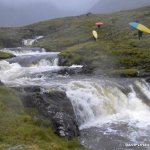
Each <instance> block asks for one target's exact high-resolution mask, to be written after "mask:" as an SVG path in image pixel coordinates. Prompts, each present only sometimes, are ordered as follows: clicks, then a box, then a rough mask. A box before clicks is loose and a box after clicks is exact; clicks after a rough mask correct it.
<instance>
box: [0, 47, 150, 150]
mask: <svg viewBox="0 0 150 150" xmlns="http://www.w3.org/2000/svg"><path fill="white" fill-rule="evenodd" d="M3 51H6V52H11V53H13V54H14V55H16V57H14V58H10V59H7V60H1V61H0V80H1V81H2V82H3V83H4V84H5V85H7V86H9V87H19V86H29V85H32V86H33V85H38V86H41V87H42V88H43V89H44V90H47V91H48V90H50V89H56V90H57V89H58V90H62V91H65V92H66V95H67V97H68V98H69V99H70V101H71V103H72V106H73V109H74V112H75V115H76V120H77V122H78V124H79V127H80V132H81V135H80V137H79V139H80V142H81V144H83V145H84V146H86V147H87V148H89V149H91V150H125V149H130V150H132V149H140V150H149V149H150V141H149V139H150V130H149V129H150V107H149V106H150V85H149V83H147V82H146V81H145V80H144V79H136V78H134V79H133V78H118V79H115V78H105V77H102V76H93V77H90V76H86V75H78V72H80V71H81V69H82V66H79V65H72V66H70V67H68V66H58V60H59V57H58V54H59V52H46V51H45V50H44V49H41V48H10V49H4V50H3ZM70 70H71V72H73V74H72V75H69V71H70Z"/></svg>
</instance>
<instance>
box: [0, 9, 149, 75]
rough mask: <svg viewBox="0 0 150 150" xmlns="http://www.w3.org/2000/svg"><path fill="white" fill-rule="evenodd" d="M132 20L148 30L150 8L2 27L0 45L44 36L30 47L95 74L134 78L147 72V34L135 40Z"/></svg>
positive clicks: (18, 44)
mask: <svg viewBox="0 0 150 150" xmlns="http://www.w3.org/2000/svg"><path fill="white" fill-rule="evenodd" d="M135 20H138V21H139V22H141V23H142V24H144V25H146V26H148V27H149V28H150V26H149V20H150V7H144V8H140V9H136V10H130V11H123V12H118V13H113V14H106V15H100V14H90V13H89V14H86V15H81V16H76V17H67V18H62V19H54V20H50V21H44V22H40V23H36V24H32V25H29V26H25V27H22V28H5V29H4V28H3V29H0V33H1V32H2V31H3V32H4V31H5V33H7V34H5V35H4V36H3V34H2V35H0V45H1V46H3V47H4V46H5V47H8V46H9V47H10V46H20V45H21V40H22V39H23V38H32V37H34V36H37V35H44V38H43V39H41V40H39V41H38V42H37V43H35V45H33V46H39V47H44V48H45V49H47V51H61V54H60V55H61V57H63V58H66V59H67V60H68V61H67V62H66V65H70V64H83V65H89V66H91V67H93V68H94V73H96V74H114V75H119V74H120V75H123V76H137V75H138V72H139V71H142V72H144V71H146V72H149V71H150V65H149V63H150V42H149V41H150V34H146V33H144V35H143V38H142V39H141V40H138V37H137V31H136V30H135V29H131V28H130V27H129V25H128V23H129V22H131V21H135ZM96 21H102V22H104V25H103V26H102V27H101V29H100V30H98V29H97V28H96V26H95V22H96ZM92 30H97V32H98V34H99V38H98V40H97V42H95V40H94V39H93V37H92ZM14 36H15V38H14ZM4 41H5V42H4Z"/></svg>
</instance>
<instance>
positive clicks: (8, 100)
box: [0, 86, 84, 150]
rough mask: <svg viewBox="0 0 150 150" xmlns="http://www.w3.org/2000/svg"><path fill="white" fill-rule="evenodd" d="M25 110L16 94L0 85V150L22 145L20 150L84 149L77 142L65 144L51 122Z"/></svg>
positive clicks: (32, 110) (34, 112) (34, 111)
mask: <svg viewBox="0 0 150 150" xmlns="http://www.w3.org/2000/svg"><path fill="white" fill-rule="evenodd" d="M36 115H37V112H36V110H34V109H24V107H23V105H22V103H21V101H20V99H19V98H18V97H17V96H16V94H15V92H14V91H13V90H11V89H9V88H6V87H4V86H0V135H1V136H0V150H4V149H5V148H9V147H13V146H17V145H24V148H23V149H22V150H70V149H73V150H83V149H84V148H83V147H82V146H80V144H79V143H78V141H77V140H72V141H67V140H64V139H61V138H59V137H58V136H56V135H55V134H54V133H53V130H52V128H51V127H50V123H49V122H48V121H47V120H45V119H43V120H39V119H37V117H36Z"/></svg>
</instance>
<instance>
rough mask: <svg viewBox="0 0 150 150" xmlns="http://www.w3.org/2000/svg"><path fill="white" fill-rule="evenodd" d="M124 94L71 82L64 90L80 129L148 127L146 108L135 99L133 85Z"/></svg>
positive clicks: (111, 88)
mask: <svg viewBox="0 0 150 150" xmlns="http://www.w3.org/2000/svg"><path fill="white" fill-rule="evenodd" d="M130 89H131V92H130V93H129V94H124V93H123V92H122V91H121V89H119V88H118V87H114V86H113V85H103V84H100V83H96V82H87V81H86V82H85V81H73V82H71V83H69V84H68V85H67V87H66V90H67V91H66V93H67V96H68V97H69V98H70V100H71V102H72V105H73V108H74V111H75V114H76V118H77V120H78V122H79V124H80V128H81V129H83V128H89V127H91V126H96V127H100V126H102V125H104V124H106V123H116V124H117V123H119V122H126V123H130V124H132V125H135V124H136V126H137V127H138V128H146V127H148V126H150V109H149V107H148V106H147V105H146V104H145V103H143V101H142V100H141V99H139V98H138V97H137V94H136V92H135V91H134V89H133V86H132V85H131V86H130Z"/></svg>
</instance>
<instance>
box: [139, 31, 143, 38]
mask: <svg viewBox="0 0 150 150" xmlns="http://www.w3.org/2000/svg"><path fill="white" fill-rule="evenodd" d="M142 36H143V32H142V31H140V30H138V37H139V40H140V39H141V37H142Z"/></svg>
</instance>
